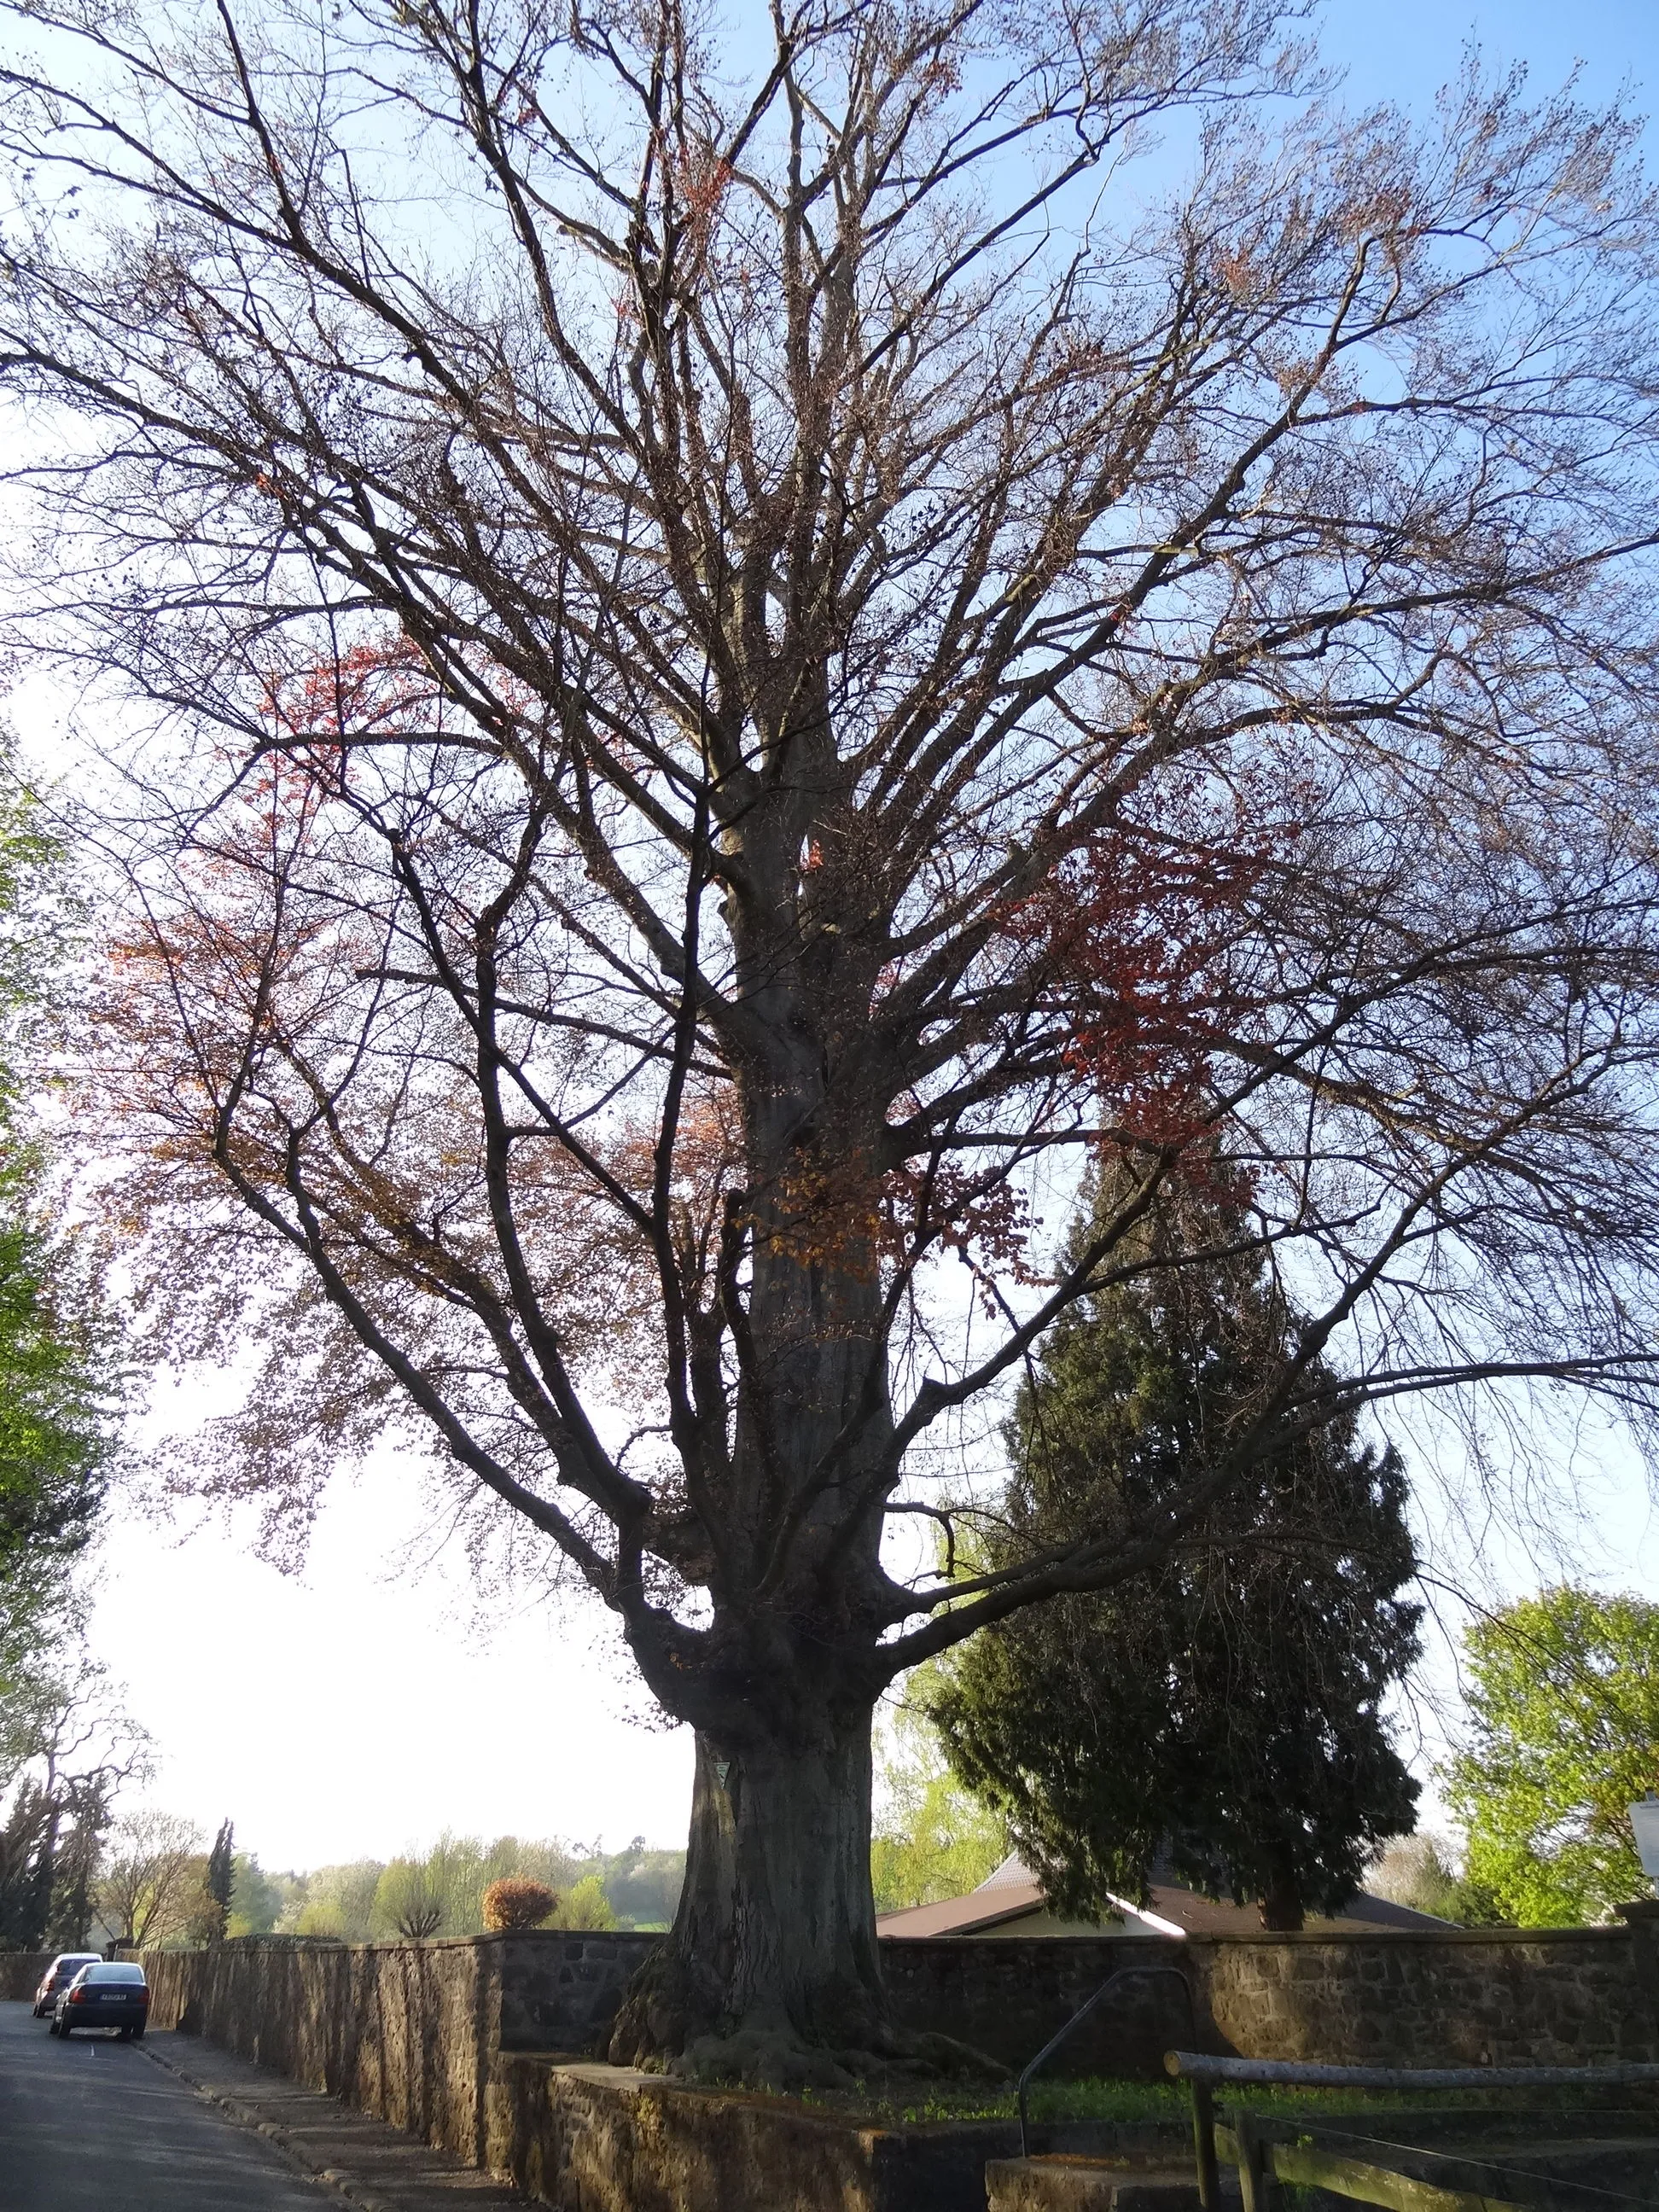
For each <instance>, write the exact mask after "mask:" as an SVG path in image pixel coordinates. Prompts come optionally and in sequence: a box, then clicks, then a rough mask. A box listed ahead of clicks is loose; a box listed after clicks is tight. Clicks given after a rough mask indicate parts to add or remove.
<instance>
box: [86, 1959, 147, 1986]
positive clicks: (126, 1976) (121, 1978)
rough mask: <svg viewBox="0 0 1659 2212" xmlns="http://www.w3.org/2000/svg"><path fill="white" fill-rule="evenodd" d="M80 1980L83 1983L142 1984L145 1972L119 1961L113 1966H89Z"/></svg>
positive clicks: (140, 1968) (140, 1967)
mask: <svg viewBox="0 0 1659 2212" xmlns="http://www.w3.org/2000/svg"><path fill="white" fill-rule="evenodd" d="M80 1978H81V1980H82V1981H83V1982H142V1981H143V1978H144V1970H143V1967H142V1966H127V1965H125V1964H124V1963H121V1962H119V1961H118V1962H117V1963H115V1964H114V1965H112V1966H88V1968H87V1969H86V1971H85V1972H84V1973H83V1974H82V1975H81V1977H80Z"/></svg>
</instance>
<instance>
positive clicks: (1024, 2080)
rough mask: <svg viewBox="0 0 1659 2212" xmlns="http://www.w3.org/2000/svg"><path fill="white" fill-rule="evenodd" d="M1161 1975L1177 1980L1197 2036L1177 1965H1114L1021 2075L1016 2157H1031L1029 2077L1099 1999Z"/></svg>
mask: <svg viewBox="0 0 1659 2212" xmlns="http://www.w3.org/2000/svg"><path fill="white" fill-rule="evenodd" d="M1161 1974H1172V1975H1173V1976H1174V1977H1175V1978H1176V1981H1178V1982H1179V1983H1180V1984H1181V1989H1182V1996H1184V1997H1185V1998H1186V2000H1187V2025H1188V2027H1189V2028H1191V2030H1192V2032H1193V2033H1194V2037H1196V2035H1197V2033H1198V2011H1197V2008H1196V2007H1195V2006H1194V2003H1193V1985H1192V1984H1191V1982H1189V1981H1188V1978H1187V1977H1186V1975H1185V1974H1183V1973H1182V1971H1181V1969H1180V1967H1179V1966H1114V1967H1113V1969H1112V1971H1111V1972H1110V1973H1109V1974H1108V1975H1107V1977H1106V1978H1105V1980H1104V1981H1103V1983H1102V1984H1101V1985H1100V1987H1099V1988H1098V1989H1097V1990H1096V1991H1095V1993H1094V1995H1093V1996H1091V1998H1090V1999H1089V2000H1088V2001H1087V2002H1086V2003H1085V2004H1080V2005H1079V2007H1078V2008H1077V2010H1076V2011H1075V2012H1074V2013H1073V2015H1072V2017H1071V2018H1070V2020H1068V2021H1066V2025H1065V2027H1062V2028H1061V2029H1060V2033H1059V2034H1058V2035H1051V2036H1050V2037H1049V2039H1048V2041H1047V2043H1045V2044H1044V2045H1043V2046H1042V2050H1041V2051H1038V2053H1037V2055H1036V2057H1035V2058H1033V2059H1031V2060H1030V2061H1029V2062H1028V2063H1027V2065H1026V2068H1025V2070H1024V2073H1023V2074H1022V2075H1020V2077H1019V2087H1018V2092H1017V2094H1018V2099H1019V2154H1020V2156H1021V2157H1022V2158H1029V2157H1030V2151H1029V2149H1028V2148H1027V2145H1026V2111H1025V2093H1026V2090H1027V2089H1028V2088H1029V2087H1030V2081H1031V2076H1032V2075H1034V2074H1035V2073H1036V2070H1037V2069H1038V2068H1039V2067H1040V2066H1042V2064H1043V2063H1044V2062H1045V2061H1046V2060H1048V2059H1049V2058H1052V2057H1054V2053H1055V2051H1058V2050H1059V2048H1060V2045H1061V2044H1062V2043H1064V2042H1065V2040H1066V2037H1067V2036H1068V2035H1070V2034H1071V2033H1072V2031H1073V2028H1075V2027H1081V2025H1082V2024H1083V2022H1084V2021H1085V2020H1087V2018H1088V2017H1089V2015H1090V2014H1091V2012H1092V2011H1093V2010H1094V2008H1095V2007H1096V2006H1097V2004H1098V2003H1099V2002H1100V2001H1101V1999H1102V1997H1103V1996H1105V1995H1106V1993H1107V1991H1108V1990H1110V1989H1113V1988H1115V1986H1116V1984H1118V1983H1119V1982H1146V1981H1156V1980H1157V1979H1158V1977H1159V1976H1160V1975H1161Z"/></svg>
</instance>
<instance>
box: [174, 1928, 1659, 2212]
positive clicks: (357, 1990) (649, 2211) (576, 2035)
mask: <svg viewBox="0 0 1659 2212" xmlns="http://www.w3.org/2000/svg"><path fill="white" fill-rule="evenodd" d="M655 1940H656V1939H655V1938H653V1937H651V1936H629V1935H623V1934H621V1933H608V1934H586V1933H584V1934H574V1933H572V1934H566V1933H562V1932H561V1931H557V1930H545V1931H532V1932H531V1933H528V1934H525V1935H513V1936H475V1937H464V1938H459V1939H454V1940H451V1941H447V1942H446V1941H440V1942H428V1943H378V1944H363V1945H348V1944H343V1943H333V1942H315V1941H307V1940H303V1939H298V1938H293V1937H286V1938H285V1937H276V1936H256V1937H252V1938H248V1939H246V1940H245V1941H242V1942H231V1943H225V1944H222V1945H219V1946H218V1947H216V1948H215V1949H213V1950H211V1951H193V1952H161V1953H155V1954H150V1955H149V1957H148V1958H147V1959H146V1960H145V1962H144V1963H145V1966H146V1968H147V1970H148V1972H149V1978H150V1983H151V1987H152V1990H153V1992H154V1995H153V1998H152V2004H151V2014H150V2017H151V2019H152V2021H154V2023H155V2026H156V2027H179V2028H181V2029H183V2030H185V2032H186V2033H197V2034H203V2035H206V2036H208V2037H209V2038H210V2039H212V2040H213V2041H215V2042H216V2043H220V2044H222V2045H225V2046H226V2047H227V2048H228V2049H230V2050H232V2051H239V2052H240V2053H241V2054H243V2055H244V2056H245V2057H250V2058H253V2059H257V2060H258V2061H260V2062H261V2063H264V2064H265V2065H267V2066H270V2067H273V2068H275V2069H277V2070H278V2071H280V2072H282V2073H284V2074H287V2075H290V2076H291V2077H292V2078H294V2079H295V2080H296V2081H304V2082H306V2083H307V2084H308V2085H309V2086H311V2087H313V2088H318V2089H325V2090H328V2091H331V2093H334V2094H335V2095H337V2096H340V2097H343V2098H344V2099H346V2100H348V2101H349V2102H351V2103H353V2104H356V2105H360V2106H363V2107H364V2108H365V2109H367V2110H368V2111H370V2112H378V2113H380V2115H381V2116H382V2117H383V2118H386V2119H389V2120H391V2121H392V2122H394V2123H395V2124H397V2125H398V2126H400V2127H403V2128H406V2129H408V2130H410V2132H411V2133H413V2134H415V2135H417V2136H422V2137H424V2138H425V2139H426V2140H427V2141H428V2142H435V2143H437V2144H440V2145H441V2146H442V2147H443V2148H446V2149H447V2150H449V2151H451V2152H452V2153H453V2154H455V2155H457V2156H459V2157H460V2158H462V2159H464V2160H467V2161H468V2162H469V2163H471V2164H472V2165H474V2166H487V2167H489V2168H491V2169H492V2170H494V2171H495V2172H504V2173H507V2174H509V2175H510V2176H511V2178H512V2179H513V2180H514V2181H516V2182H517V2183H518V2185H519V2186H520V2188H521V2189H523V2190H525V2191H526V2192H527V2193H529V2194H531V2195H532V2196H534V2197H538V2198H540V2199H542V2200H543V2201H545V2202H547V2203H553V2204H556V2205H557V2206H559V2207H561V2208H562V2212H775V2208H776V2207H777V2206H778V2205H779V2204H788V2205H791V2206H793V2207H794V2208H795V2212H974V2208H975V2206H978V2205H982V2203H983V2180H982V2170H983V2163H984V2160H985V2158H986V2157H987V2156H988V2155H995V2154H1002V2153H1003V2152H1005V2151H1006V2148H1007V2145H1006V2143H1005V2142H1003V2141H1002V2139H1001V2137H1002V2136H1003V2135H1006V2129H1002V2130H998V2129H997V2128H996V2127H994V2126H993V2127H990V2128H987V2129H982V2130H975V2129H974V2128H954V2129H945V2130H927V2129H919V2128H902V2129H891V2128H879V2127H870V2126H866V2125H864V2124H860V2123H859V2122H857V2121H853V2120H847V2119H842V2120H839V2121H832V2120H830V2119H829V2118H828V2117H827V2116H825V2115H822V2114H815V2113H813V2112H811V2111H810V2110H804V2109H803V2108H802V2107H801V2106H799V2105H795V2104H793V2103H790V2102H788V2101H787V2100H780V2099H768V2098H757V2097H752V2096H744V2095H736V2094H726V2093H723V2092H720V2091H714V2090H706V2089H698V2088H693V2087H688V2086H685V2085H683V2084H676V2083H672V2082H668V2081H664V2080H663V2079H662V2077H661V2076H659V2075H637V2074H634V2073H631V2072H629V2071H628V2070H627V2069H622V2068H615V2067H605V2066H596V2065H593V2064H592V2063H586V2062H582V2061H571V2060H565V2061H559V2060H556V2059H555V2058H553V2057H550V2055H549V2054H550V2052H555V2051H567V2052H574V2051H580V2050H581V2049H582V2047H583V2045H584V2044H586V2045H587V2047H588V2048H590V2049H592V2048H593V2047H595V2046H596V2045H598V2044H599V2042H600V2041H601V2039H602V2038H603V2035H604V2033H605V2026H606V2024H607V2023H608V2022H609V2021H610V2019H611V2015H612V2014H613V2013H614V2011H615V2009H616V2007H617V2001H618V1998H619V1997H620V1995H621V1992H622V1990H623V1987H624V1985H625V1984H626V1982H627V1980H628V1978H629V1975H630V1974H631V1973H632V1972H633V1971H634V1969H635V1966H637V1965H638V1964H639V1962H640V1961H641V1959H643V1958H644V1957H645V1955H646V1954H647V1952H648V1951H649V1950H650V1948H651V1946H652V1944H653V1942H654V1941H655ZM883 1957H884V1965H885V1968H886V1972H887V1978H888V1983H889V1987H890V1990H891V1993H892V1996H893V2001H894V2004H895V2008H896V2011H897V2012H898V2014H899V2016H900V2018H901V2019H902V2020H903V2021H907V2022H908V2024H909V2025H911V2026H913V2027H917V2028H936V2029H943V2030H945V2032H946V2033H950V2034H952V2035H954V2036H957V2038H959V2039H962V2040H963V2041H965V2042H969V2043H972V2044H975V2045H978V2046H979V2047H980V2048H981V2050H984V2051H988V2052H990V2053H991V2054H992V2055H993V2056H994V2057H998V2058H1000V2059H1001V2060H1002V2061H1003V2062H1004V2063H1006V2064H1007V2065H1008V2066H1010V2067H1011V2068H1014V2067H1018V2066H1021V2065H1023V2064H1024V2063H1025V2061H1026V2060H1027V2059H1028V2058H1030V2057H1031V2055H1032V2054H1033V2052H1035V2051H1036V2050H1037V2049H1039V2048H1040V2046H1041V2045H1042V2044H1043V2043H1044V2042H1046V2041H1047V2040H1048V2037H1049V2036H1050V2035H1052V2034H1053V2033H1054V2030H1055V2029H1056V2028H1058V2027H1060V2026H1061V2025H1062V2024H1063V2022H1064V2021H1066V2019H1067V2018H1068V2017H1069V2015H1071V2014H1072V2013H1073V2012H1074V2011H1075V2010H1076V2009H1077V2008H1078V2007H1079V2005H1081V2004H1082V2003H1083V2002H1084V2001H1085V1998H1087V1997H1089V1996H1091V1995H1092V1994H1093V1992H1094V1991H1095V1990H1097V1989H1098V1988H1099V1986H1100V1985H1101V1984H1102V1982H1103V1981H1104V1979H1105V1978H1106V1977H1107V1975H1108V1974H1109V1972H1112V1971H1113V1970H1114V1969H1115V1968H1122V1967H1126V1966H1134V1967H1141V1968H1157V1969H1159V1970H1161V1972H1159V1974H1158V1977H1157V1978H1152V1977H1149V1976H1144V1977H1143V1978H1141V1979H1139V1981H1135V1982H1126V1984H1125V1985H1124V1991H1125V1993H1124V1995H1123V1996H1122V1997H1121V1999H1112V2000H1109V2001H1108V2002H1105V2003H1103V2005H1102V2006H1101V2007H1100V2008H1099V2011H1098V2012H1097V2015H1095V2016H1094V2017H1093V2019H1092V2020H1091V2022H1090V2024H1089V2027H1088V2029H1087V2030H1086V2032H1085V2033H1082V2034H1079V2037H1078V2039H1077V2040H1076V2043H1075V2045H1073V2046H1072V2047H1070V2048H1069V2049H1068V2051H1067V2052H1066V2056H1065V2058H1064V2059H1063V2060H1062V2061H1061V2062H1060V2063H1059V2064H1057V2065H1056V2067H1055V2069H1054V2070H1055V2071H1056V2072H1061V2071H1070V2072H1084V2073H1097V2072H1105V2071H1109V2072H1115V2073H1119V2074H1129V2075H1134V2074H1139V2075H1154V2074H1158V2073H1159V2072H1160V2071H1161V2061H1162V2057H1163V2053H1164V2051H1166V2050H1168V2049H1169V2048H1170V2046H1171V2045H1177V2044H1178V2045H1186V2046H1188V2047H1190V2046H1191V2045H1194V2044H1196V2045H1198V2046H1199V2047H1200V2049H1210V2050H1215V2051H1237V2052H1240V2053H1243V2054H1244V2055H1247V2056H1249V2057H1269V2058H1322V2059H1326V2060H1335V2061H1339V2062H1343V2061H1346V2062H1349V2063H1378V2064H1391V2065H1437V2064H1445V2063H1471V2062H1473V2063H1492V2064H1499V2065H1501V2064H1504V2063H1526V2062H1528V2061H1531V2062H1541V2063H1559V2062H1567V2063H1591V2062H1593V2061H1595V2060H1598V2059H1644V2060H1650V2061H1659V1917H1651V1918H1649V1919H1647V1920H1645V1921H1640V1922H1638V1923H1636V1924H1634V1925H1631V1926H1626V1927H1620V1928H1603V1929H1543V1930H1536V1931H1531V1932H1528V1933H1526V1934H1518V1933H1516V1932H1510V1933H1502V1932H1498V1931H1490V1930H1474V1929H1471V1930H1462V1929H1448V1930H1446V1931H1444V1932H1438V1931H1437V1932H1434V1933H1431V1934H1426V1935H1419V1934H1417V1933H1415V1932H1413V1933H1411V1934H1406V1933H1389V1934H1386V1935H1368V1934H1352V1935H1349V1934H1344V1935H1342V1936H1329V1935H1326V1934H1319V1935H1304V1936H1259V1937H1253V1936H1243V1937H1237V1936H1235V1937H1228V1938H1225V1939H1221V1940H1217V1939H1188V1940H1187V1941H1185V1942H1182V1941H1178V1940H1176V1939H1160V1938H1155V1937H1154V1938H1146V1939H1142V1938H1139V1937H1117V1938H1113V1937H1099V1938H1094V1937H1076V1938H1072V1937H1049V1938H1033V1939H1029V1940H1012V1939H1001V1940H999V1941H997V1942H983V1941H981V1942H975V1941H973V1940H972V1939H969V1938H962V1937H957V1938H954V1939H945V1940H939V1941H933V1942H915V1941H896V1942H887V1943H885V1944H884V1946H883ZM1171 1968H1173V1969H1174V1970H1175V1972H1176V1974H1178V1975H1179V1976H1180V1979H1179V1980H1176V1979H1174V1978H1172V1977H1171V1975H1170V1972H1169V1970H1170V1969H1171ZM1189 1996H1190V2000H1191V2002H1190V2008H1189V2003H1188V1998H1189ZM935 2138H937V2139H935ZM1068 2147H1070V2146H1068ZM1082 2147H1083V2146H1082V2145H1081V2144H1079V2145H1078V2146H1076V2148H1082Z"/></svg>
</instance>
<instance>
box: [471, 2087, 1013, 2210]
mask: <svg viewBox="0 0 1659 2212" xmlns="http://www.w3.org/2000/svg"><path fill="white" fill-rule="evenodd" d="M489 2116H490V2124H489V2153H488V2163H489V2166H490V2167H491V2169H492V2170H493V2171H494V2172H497V2173H500V2174H503V2175H505V2176H506V2177H507V2179H509V2180H511V2181H512V2182H513V2183H514V2184H515V2185H516V2186H517V2187H519V2188H520V2189H521V2190H522V2191H524V2192H525V2194H526V2196H527V2197H532V2198H533V2199H534V2200H535V2201H536V2202H537V2203H547V2204H552V2205H556V2206H557V2207H558V2208H559V2212H781V2208H787V2212H984V2207H985V2161H986V2160H987V2158H988V2157H991V2156H994V2155H997V2154H1002V2155H1006V2154H1008V2153H1009V2152H1010V2151H1012V2149H1014V2148H1016V2146H1017V2136H1016V2134H1015V2131H1014V2130H1013V2129H1012V2126H1010V2125H1007V2124H992V2125H990V2126H985V2125H974V2124H969V2125H965V2126H951V2125H946V2126H943V2127H939V2126H935V2127H927V2126H914V2127H880V2126H872V2125H870V2124H867V2123H866V2122H861V2121H860V2120H858V2119H856V2118H848V2117H845V2116H837V2115H834V2114H830V2113H828V2112H813V2111H811V2109H810V2108H808V2107H805V2106H802V2105H800V2104H799V2103H795V2102H793V2101H792V2100H785V2099H782V2098H776V2097H760V2096H754V2095H750V2094H748V2093H742V2092H736V2091H725V2090H719V2089H703V2088H695V2087H690V2086H689V2085H687V2084H685V2083H684V2082H677V2081H666V2080H665V2079H664V2077H663V2076H662V2075H659V2074H642V2073H636V2072H635V2071H634V2070H633V2069H631V2068H629V2067H622V2066H595V2065H589V2064H583V2063H580V2062H577V2063H571V2062H564V2063H558V2062H550V2061H549V2060H547V2059H546V2058H543V2057H535V2056H532V2055H529V2054H512V2053H508V2054H506V2055H504V2056H503V2057H501V2058H500V2059H498V2060H497V2062H496V2065H495V2074H494V2076H493V2079H492V2083H491V2087H490V2094H489Z"/></svg>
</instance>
